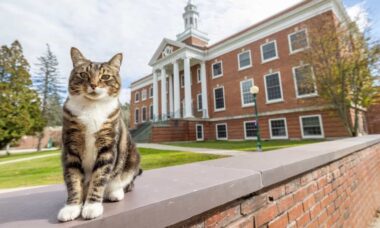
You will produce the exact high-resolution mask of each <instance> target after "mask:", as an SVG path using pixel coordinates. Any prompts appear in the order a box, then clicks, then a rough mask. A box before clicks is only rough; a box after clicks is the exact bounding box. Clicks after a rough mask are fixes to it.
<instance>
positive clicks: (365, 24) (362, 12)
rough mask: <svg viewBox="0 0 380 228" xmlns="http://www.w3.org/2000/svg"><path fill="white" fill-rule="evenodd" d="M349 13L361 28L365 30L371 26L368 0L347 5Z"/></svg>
mask: <svg viewBox="0 0 380 228" xmlns="http://www.w3.org/2000/svg"><path fill="white" fill-rule="evenodd" d="M347 13H348V15H349V16H350V18H351V20H353V21H356V23H357V25H358V26H359V29H360V30H361V31H365V30H366V29H369V28H370V27H371V21H370V19H369V13H368V11H367V8H366V2H365V1H361V2H359V3H357V4H355V5H353V6H350V7H347Z"/></svg>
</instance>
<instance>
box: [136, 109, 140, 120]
mask: <svg viewBox="0 0 380 228" xmlns="http://www.w3.org/2000/svg"><path fill="white" fill-rule="evenodd" d="M139 115H140V112H139V109H138V108H136V109H135V123H139Z"/></svg>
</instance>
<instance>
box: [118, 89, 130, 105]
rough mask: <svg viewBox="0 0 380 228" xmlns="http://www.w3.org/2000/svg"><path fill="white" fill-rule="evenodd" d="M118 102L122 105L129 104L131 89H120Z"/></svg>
mask: <svg viewBox="0 0 380 228" xmlns="http://www.w3.org/2000/svg"><path fill="white" fill-rule="evenodd" d="M120 102H121V103H122V104H124V103H125V102H128V103H130V102H131V89H130V88H122V89H121V91H120Z"/></svg>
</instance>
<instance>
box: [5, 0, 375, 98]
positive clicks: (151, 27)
mask: <svg viewBox="0 0 380 228" xmlns="http://www.w3.org/2000/svg"><path fill="white" fill-rule="evenodd" d="M300 1H302V0H286V1H283V0H207V1H201V0H195V1H193V2H194V3H195V4H196V5H197V6H198V11H199V13H200V25H199V29H200V30H202V31H204V32H206V33H208V35H209V38H210V44H212V43H216V42H217V41H219V40H221V39H223V38H224V37H226V36H229V35H231V34H233V33H236V32H237V31H239V30H242V29H244V28H246V27H248V26H250V25H252V24H254V23H256V22H258V21H260V20H263V19H265V18H267V17H269V16H271V15H273V14H275V13H277V12H279V11H282V10H284V9H285V8H287V7H289V6H292V5H294V4H296V3H298V2H300ZM186 2H187V0H159V1H151V0H138V1H136V0H80V1H78V0H54V1H51V0H17V1H15V0H0V12H1V13H0V28H1V30H0V45H9V44H11V43H12V42H13V41H14V40H16V39H17V40H19V41H20V43H21V44H22V45H23V48H24V55H25V56H26V58H27V60H28V61H29V63H30V65H31V67H32V69H31V73H32V75H33V74H35V72H37V71H36V67H35V64H36V63H37V58H38V57H39V56H41V55H42V54H43V53H45V51H46V44H47V43H48V44H49V45H50V47H51V50H52V51H53V53H55V54H56V56H57V58H58V61H59V71H60V73H61V75H62V77H64V78H66V80H65V81H66V82H67V78H68V76H69V74H70V71H71V69H72V63H71V59H70V54H69V53H70V47H77V48H79V49H80V50H81V52H82V53H83V54H84V56H85V57H87V58H88V59H90V60H93V61H98V62H105V61H108V60H109V59H111V57H112V56H113V55H114V54H116V53H119V52H121V53H123V55H124V60H123V63H122V67H121V77H122V81H123V89H122V92H121V97H120V99H121V101H122V102H123V103H124V102H125V101H128V102H129V100H130V89H129V86H130V83H131V82H133V81H134V80H136V79H139V78H141V77H143V76H145V75H147V74H149V73H151V68H150V67H149V66H148V62H149V60H150V58H151V57H152V56H153V54H154V52H155V50H156V48H157V47H158V45H159V44H160V42H161V41H162V39H163V38H164V37H167V38H169V39H175V38H176V35H177V34H179V33H181V32H182V31H183V30H184V25H183V19H182V13H183V12H184V7H185V5H186ZM343 3H344V5H345V6H346V8H347V11H348V13H349V15H350V16H351V17H355V16H356V15H358V14H359V13H360V15H361V17H360V18H359V20H358V23H359V25H360V26H361V27H367V26H370V27H371V28H373V29H372V30H371V33H372V36H374V37H376V38H378V39H379V38H380V26H379V25H380V14H376V13H375V12H379V10H380V4H379V3H378V0H343Z"/></svg>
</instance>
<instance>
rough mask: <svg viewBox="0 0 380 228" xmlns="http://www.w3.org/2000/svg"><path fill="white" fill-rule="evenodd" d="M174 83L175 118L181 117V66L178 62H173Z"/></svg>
mask: <svg viewBox="0 0 380 228" xmlns="http://www.w3.org/2000/svg"><path fill="white" fill-rule="evenodd" d="M173 83H174V88H173V89H174V118H177V119H178V118H181V101H180V95H179V87H180V85H179V68H178V62H177V61H174V62H173Z"/></svg>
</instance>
